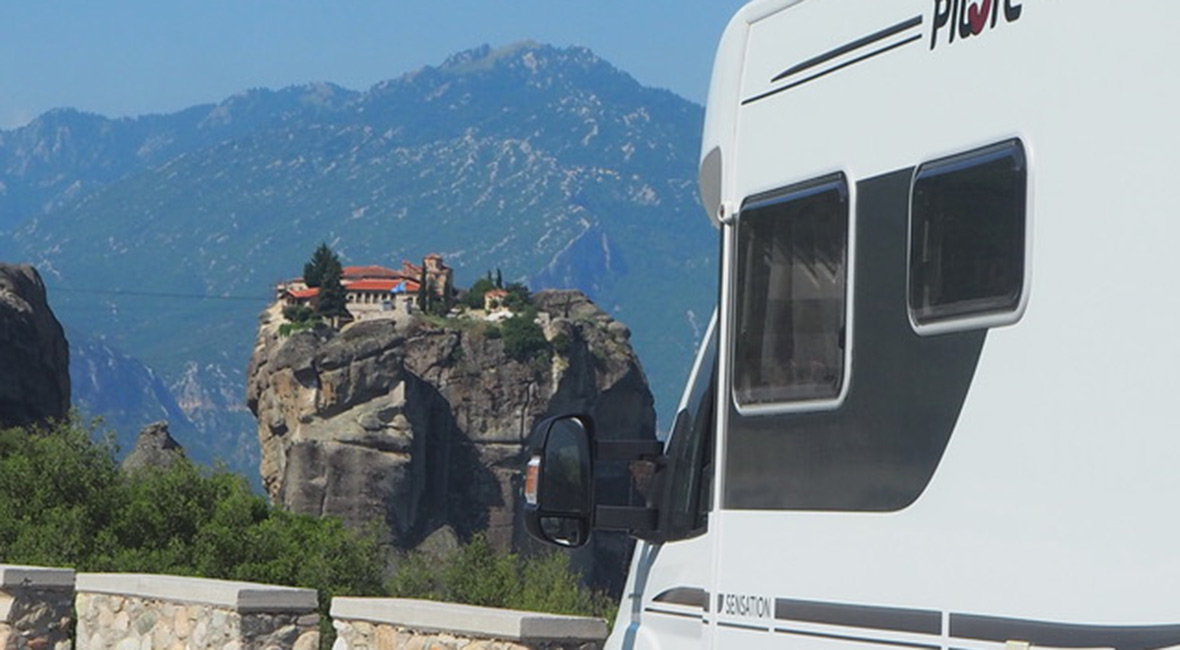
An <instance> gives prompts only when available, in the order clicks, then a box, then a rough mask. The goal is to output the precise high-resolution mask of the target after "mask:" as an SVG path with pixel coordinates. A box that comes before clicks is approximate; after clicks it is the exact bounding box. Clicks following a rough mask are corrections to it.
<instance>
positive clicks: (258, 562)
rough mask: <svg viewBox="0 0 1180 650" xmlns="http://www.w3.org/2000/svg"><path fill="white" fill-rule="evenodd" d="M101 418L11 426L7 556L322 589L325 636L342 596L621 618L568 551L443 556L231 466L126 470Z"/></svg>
mask: <svg viewBox="0 0 1180 650" xmlns="http://www.w3.org/2000/svg"><path fill="white" fill-rule="evenodd" d="M96 426H97V425H96V424H95V423H90V424H84V423H81V422H80V421H79V420H78V419H77V418H72V419H69V420H67V421H64V422H60V423H57V424H54V425H48V426H44V427H39V428H29V429H10V430H4V431H0V563H11V564H32V565H41V566H68V567H73V568H75V569H77V570H78V571H92V572H126V573H157V574H170V575H187V576H202V577H208V578H221V579H227V580H244V581H250V582H261V583H267V584H276V585H291V586H297V587H307V588H313V589H316V590H318V592H319V602H320V609H321V614H322V615H323V616H322V618H321V624H320V629H321V640H322V647H325V648H328V647H331V645H332V641H333V640H334V638H335V633H334V631H333V630H332V627H331V621H330V619H329V618H328V616H327V613H328V612H327V609H328V607H329V605H330V603H331V599H332V597H334V596H338V595H348V596H387V595H394V596H402V597H411V598H428V599H433V600H446V601H453V602H462V603H470V604H476V605H485V606H490V607H506V608H511V609H524V610H532V611H547V612H552V613H560V614H580V615H590V616H603V617H608V618H609V617H610V616H612V615H613V613H614V609H615V607H616V604H615V603H614V602H612V601H611V600H610V599H609V598H608V597H607V596H605V595H602V594H598V593H594V592H591V591H588V590H586V589H585V588H583V587H581V586H580V584H579V580H578V576H577V574H576V572H574V571H572V570H571V569H570V567H569V561H568V557H567V556H566V555H564V554H557V553H555V554H552V555H544V556H539V557H531V558H527V559H525V558H522V557H520V556H518V555H514V554H507V555H505V554H500V553H496V552H494V551H493V550H492V548H491V547H490V546H489V544H488V543H487V540H486V539H485V538H484V537H482V536H476V537H475V538H474V539H473V541H472V542H471V543H470V544H468V545H467V546H464V547H462V548H460V549H459V550H457V551H455V552H453V553H452V554H451V555H449V556H447V557H446V558H445V559H444V560H443V561H441V562H439V561H437V560H430V559H428V558H427V557H426V556H423V555H421V554H409V555H407V556H405V557H404V558H403V559H402V561H401V562H400V563H399V565H398V567H397V569H398V570H397V571H396V573H394V574H393V578H392V579H390V580H389V582H386V580H387V577H388V574H387V567H388V566H389V565H390V559H391V557H390V555H389V553H388V552H387V550H386V549H384V548H382V547H381V546H380V545H379V544H378V543H377V541H376V540H377V535H376V532H375V531H372V530H371V531H367V532H364V533H357V532H354V531H350V530H347V529H345V527H344V525H343V524H342V523H341V521H340V520H339V519H336V518H323V519H320V518H315V517H309V516H305V515H296V514H292V513H288V512H285V511H282V510H279V509H277V508H274V507H272V506H270V505H268V504H267V502H266V501H265V500H264V499H263V498H262V497H260V496H258V495H256V494H253V493H252V492H251V491H250V488H249V486H248V485H247V483H246V481H245V479H243V478H242V477H240V476H238V475H235V474H232V473H230V472H228V471H226V470H224V469H208V468H203V467H200V466H197V465H194V464H193V463H191V462H188V461H185V460H181V461H176V462H174V463H173V464H172V465H171V466H170V467H168V468H142V469H139V470H137V471H135V472H131V473H124V472H121V471H120V470H119V468H118V465H117V464H116V462H115V460H114V455H113V452H114V448H113V446H112V445H111V443H110V442H109V440H110V437H109V436H108V437H107V439H108V442H105V443H94V442H92V438H93V436H94V434H95V432H96Z"/></svg>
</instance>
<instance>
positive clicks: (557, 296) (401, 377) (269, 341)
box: [247, 291, 655, 559]
mask: <svg viewBox="0 0 1180 650" xmlns="http://www.w3.org/2000/svg"><path fill="white" fill-rule="evenodd" d="M533 303H534V305H535V306H536V307H537V308H538V310H539V311H540V321H541V322H542V323H543V329H544V333H545V338H546V339H547V341H548V342H549V349H548V350H547V351H546V352H544V353H543V354H542V355H541V356H540V358H533V359H531V360H526V361H518V360H516V359H513V358H511V357H510V356H509V355H508V354H506V353H505V341H504V339H502V338H500V337H499V336H497V335H496V334H497V333H498V331H499V330H498V328H496V327H493V326H491V325H490V324H488V323H485V322H483V321H480V320H468V319H462V318H458V319H448V320H446V321H440V320H437V319H434V320H426V319H420V318H416V317H412V316H408V315H402V316H400V317H399V318H398V319H390V320H372V321H360V322H357V323H354V324H352V325H350V326H348V327H346V328H345V329H344V330H342V331H340V332H335V331H333V330H330V329H327V328H321V329H316V330H308V331H303V332H299V333H296V334H293V335H291V336H288V337H280V336H279V334H278V324H279V323H280V321H281V316H280V313H279V310H278V308H277V307H275V308H272V309H271V310H268V311H267V312H265V313H264V314H263V316H262V325H261V327H260V331H259V337H258V341H257V345H256V348H255V351H254V355H253V357H252V359H251V362H250V369H249V373H248V376H249V380H248V381H249V384H248V389H247V390H248V394H247V402H248V405H249V407H250V409H251V410H252V411H253V412H254V414H255V415H256V416H257V418H258V423H259V429H258V431H259V439H260V441H261V446H262V463H261V473H262V480H263V484H264V486H265V488H266V490H267V492H268V493H269V495H270V497H271V499H272V500H273V501H274V502H275V503H276V504H279V505H282V506H283V507H285V508H288V509H290V510H293V511H296V512H301V513H307V514H315V515H323V514H331V515H339V516H341V517H342V518H343V519H344V520H345V522H347V523H348V524H350V525H353V526H363V525H366V524H368V523H369V522H376V524H377V526H378V528H379V529H380V530H381V532H382V534H383V535H384V536H385V539H386V540H387V541H389V542H391V543H393V544H395V545H398V546H402V547H412V546H415V545H416V544H417V543H418V542H419V541H420V540H422V539H423V538H424V537H425V536H427V535H429V534H430V532H431V531H433V530H435V529H437V528H439V527H441V526H450V527H451V528H453V529H454V530H455V531H456V532H457V533H458V534H459V535H460V536H461V537H466V536H468V535H470V534H472V533H474V532H479V531H486V533H487V535H488V538H489V540H490V541H491V542H492V543H493V544H494V545H496V546H498V547H500V548H505V549H509V548H510V549H520V548H522V547H524V546H527V545H528V542H527V541H526V539H525V533H524V532H523V527H522V525H521V522H520V518H519V512H518V509H519V493H520V489H519V487H520V486H519V481H520V472H521V469H522V467H523V466H524V463H525V462H526V461H527V458H526V449H525V444H526V442H527V438H528V436H529V434H530V432H531V430H532V427H533V425H534V423H536V422H537V421H539V420H540V419H541V418H543V417H545V416H548V415H552V414H560V413H587V414H590V415H592V416H593V417H594V418H595V421H596V423H597V425H598V431H599V435H601V436H602V437H609V438H646V439H651V438H653V437H654V436H655V414H654V411H653V403H652V396H651V393H650V391H649V390H648V387H647V381H646V379H645V378H644V375H643V370H642V369H641V367H640V365H639V362H638V360H637V359H636V357H635V355H634V353H633V352H632V350H631V347H630V345H629V343H628V338H629V336H630V332H629V331H628V330H627V328H626V327H625V326H624V325H623V324H622V323H619V322H617V321H615V320H614V319H612V318H611V317H609V316H608V315H607V314H605V313H604V312H603V311H602V310H600V309H598V308H597V307H596V306H594V305H593V304H592V303H590V302H589V300H587V299H586V297H585V296H583V295H582V294H581V293H579V292H574V291H544V292H539V293H538V294H536V295H535V296H533ZM622 489H623V490H626V488H625V487H623V488H622ZM604 537H605V538H606V539H608V540H609V536H604ZM617 541H618V540H616V542H615V543H614V546H615V547H619V546H620V545H619V544H618V543H617ZM616 550H617V549H616ZM601 551H602V549H599V555H601ZM609 554H610V553H608V555H609ZM622 555H625V553H622ZM616 559H618V558H616Z"/></svg>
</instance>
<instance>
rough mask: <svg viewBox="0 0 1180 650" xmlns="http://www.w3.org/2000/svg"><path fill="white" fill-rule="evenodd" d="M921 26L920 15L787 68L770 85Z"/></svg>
mask: <svg viewBox="0 0 1180 650" xmlns="http://www.w3.org/2000/svg"><path fill="white" fill-rule="evenodd" d="M921 24H922V16H921V15H920V14H919V15H917V16H914V17H913V18H910V19H909V20H903V21H902V22H900V23H897V24H896V25H894V26H892V27H886V28H885V29H882V30H881V31H879V32H874V33H872V34H869V35H868V36H865V37H863V38H858V39H856V40H855V41H852V42H851V43H847V44H845V45H841V46H840V47H837V48H836V49H834V50H830V51H828V52H824V53H823V54H820V55H819V56H815V57H812V58H810V59H807V60H806V61H804V62H803V63H800V64H798V65H794V66H791V67H790V68H787V69H786V70H784V71H782V72H780V73H778V74H777V75H775V77H774V78H773V79H771V80H770V83H777V82H779V81H782V80H783V79H785V78H787V77H789V76H791V75H793V74H796V73H799V72H802V71H804V70H806V69H808V68H814V67H815V66H817V65H819V64H821V63H826V62H828V61H831V60H832V59H834V58H836V57H838V56H842V55H844V54H848V53H849V52H852V51H853V50H859V49H860V48H862V47H864V46H866V45H871V44H873V43H876V42H877V41H880V40H882V39H886V38H889V37H890V36H893V35H894V34H900V33H901V32H904V31H906V30H907V29H911V28H913V27H917V26H918V25H921Z"/></svg>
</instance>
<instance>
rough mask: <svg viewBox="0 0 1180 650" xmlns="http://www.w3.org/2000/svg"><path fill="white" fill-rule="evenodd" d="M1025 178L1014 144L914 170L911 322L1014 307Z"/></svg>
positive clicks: (1020, 150) (1020, 276)
mask: <svg viewBox="0 0 1180 650" xmlns="http://www.w3.org/2000/svg"><path fill="white" fill-rule="evenodd" d="M1027 180H1028V179H1027V169H1026V165H1025V156H1024V147H1023V146H1022V145H1021V143H1020V141H1019V140H1010V141H1007V142H1003V143H1000V144H997V145H993V146H990V147H986V148H983V149H978V150H975V151H971V152H967V153H964V154H961V155H958V156H952V157H950V158H945V159H942V160H937V161H934V162H930V163H926V164H924V165H922V166H920V167H919V168H918V170H917V173H916V174H915V175H914V183H913V192H912V204H911V205H912V208H911V223H910V287H909V302H910V312H911V314H912V315H913V318H914V322H916V323H917V324H919V325H924V324H928V323H934V322H938V321H945V320H948V319H954V318H962V317H967V316H971V315H976V314H992V313H999V312H1005V311H1012V310H1014V309H1016V307H1017V305H1018V304H1019V302H1020V293H1021V288H1022V286H1023V284H1024V252H1025V251H1024V243H1025V212H1026V204H1027V201H1026V195H1027Z"/></svg>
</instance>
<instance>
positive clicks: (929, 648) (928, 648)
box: [774, 627, 941, 650]
mask: <svg viewBox="0 0 1180 650" xmlns="http://www.w3.org/2000/svg"><path fill="white" fill-rule="evenodd" d="M774 631H775V632H778V633H779V634H793V635H796V636H810V637H816V638H820V639H835V640H837V641H858V642H860V643H875V644H877V645H887V646H894V647H898V648H920V649H921V650H940V649H941V646H936V645H927V644H924V643H906V642H905V641H891V640H889V639H870V638H867V637H860V636H847V635H844V634H827V633H825V632H811V631H808V630H792V629H788V628H784V627H776V628H774Z"/></svg>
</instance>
